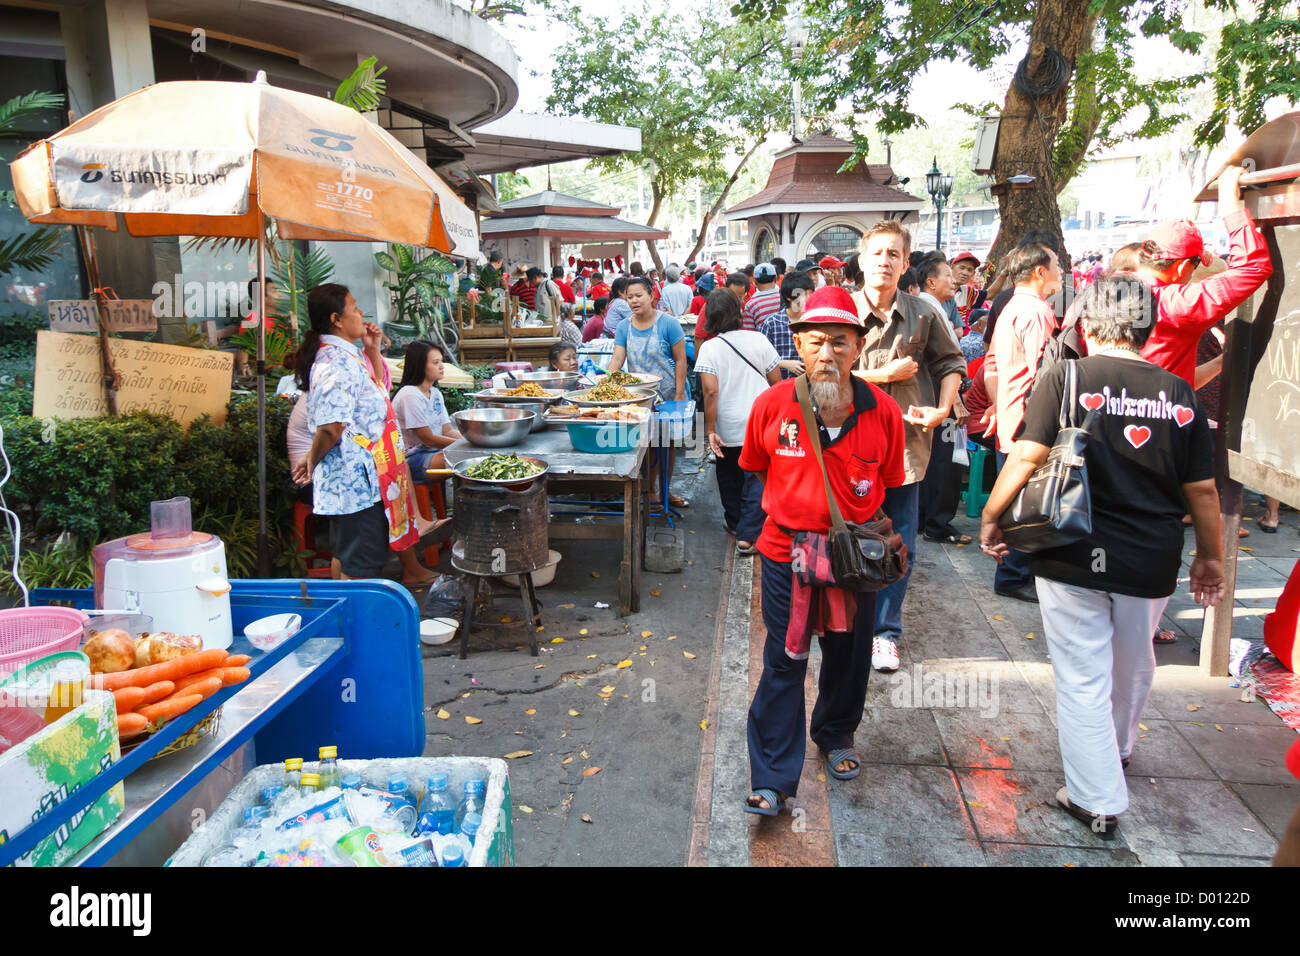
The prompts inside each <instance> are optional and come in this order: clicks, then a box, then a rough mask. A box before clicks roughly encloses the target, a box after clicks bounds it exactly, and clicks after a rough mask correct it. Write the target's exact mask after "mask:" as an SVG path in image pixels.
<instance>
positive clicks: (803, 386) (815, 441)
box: [794, 375, 908, 591]
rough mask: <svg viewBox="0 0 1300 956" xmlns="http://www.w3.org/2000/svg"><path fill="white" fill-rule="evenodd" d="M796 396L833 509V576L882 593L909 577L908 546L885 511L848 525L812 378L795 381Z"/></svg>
mask: <svg viewBox="0 0 1300 956" xmlns="http://www.w3.org/2000/svg"><path fill="white" fill-rule="evenodd" d="M794 391H795V396H796V397H797V398H798V399H799V408H800V409H801V410H802V411H803V423H804V431H805V433H806V434H807V435H808V441H809V443H810V444H811V445H812V449H813V454H814V455H815V456H816V457H817V467H818V468H820V469H821V472H822V481H823V482H824V483H825V485H826V502H827V504H828V505H829V506H830V513H831V528H830V532H829V533H828V538H829V539H830V556H831V574H832V576H833V577H834V578H835V586H836V587H841V588H844V589H845V590H848V591H879V590H881V589H882V588H887V587H889V586H890V585H891V584H894V583H895V582H897V581H899V580H900V579H901V578H902V577H903V576H904V575H905V574H907V562H908V555H907V545H905V544H903V538H902V536H901V535H899V534H897V533H895V531H894V523H893V522H892V521H891V520H890V519H889V517H888V516H887V515H885V513H884V512H883V511H877V512H876V514H875V517H873V518H872V519H871V520H870V521H868V522H866V523H865V524H856V523H846V522H845V520H844V515H843V514H841V513H840V506H839V505H838V504H836V502H835V494H834V493H833V492H832V491H831V480H830V478H829V477H828V476H827V474H826V462H825V461H823V460H822V442H821V438H820V437H819V436H820V432H819V430H818V428H817V422H816V420H815V418H814V417H813V410H812V401H811V400H810V399H809V396H808V376H807V375H801V376H799V378H798V379H796V380H795V385H794Z"/></svg>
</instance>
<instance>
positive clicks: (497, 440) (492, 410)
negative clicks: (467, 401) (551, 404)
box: [451, 405, 544, 448]
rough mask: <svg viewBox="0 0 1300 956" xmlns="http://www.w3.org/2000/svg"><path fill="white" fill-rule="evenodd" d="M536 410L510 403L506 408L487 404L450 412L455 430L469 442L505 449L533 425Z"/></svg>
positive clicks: (520, 439)
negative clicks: (483, 406)
mask: <svg viewBox="0 0 1300 956" xmlns="http://www.w3.org/2000/svg"><path fill="white" fill-rule="evenodd" d="M543 407H544V406H541V405H538V406H537V408H538V411H536V412H534V411H531V410H529V406H520V405H512V406H510V407H509V408H503V407H499V406H495V405H492V406H488V407H486V408H467V409H464V410H463V411H459V412H457V413H456V414H454V415H452V416H451V417H452V419H453V420H454V421H455V422H456V430H457V431H459V432H460V433H461V434H462V435H464V436H465V440H466V441H467V442H469V443H470V444H471V445H481V446H482V447H484V448H506V447H508V446H510V445H517V444H519V442H521V441H522V440H523V439H524V436H526V435H527V434H528V432H529V431H530V430H531V429H532V428H533V427H534V425H536V423H537V416H538V415H539V414H541V408H543Z"/></svg>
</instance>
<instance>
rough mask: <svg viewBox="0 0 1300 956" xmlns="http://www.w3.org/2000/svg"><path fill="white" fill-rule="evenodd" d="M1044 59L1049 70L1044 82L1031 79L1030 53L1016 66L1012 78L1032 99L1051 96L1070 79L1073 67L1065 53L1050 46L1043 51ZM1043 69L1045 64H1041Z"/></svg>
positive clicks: (1040, 68)
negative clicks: (1035, 81) (1037, 82)
mask: <svg viewBox="0 0 1300 956" xmlns="http://www.w3.org/2000/svg"><path fill="white" fill-rule="evenodd" d="M1043 61H1044V64H1045V65H1046V68H1047V71H1048V75H1047V79H1046V80H1045V81H1044V82H1043V83H1041V84H1036V83H1034V82H1033V81H1032V80H1030V79H1029V54H1028V53H1026V54H1025V58H1024V59H1023V60H1021V61H1020V65H1019V66H1017V67H1016V75H1015V76H1014V77H1012V79H1011V82H1012V83H1013V84H1014V85H1015V87H1016V89H1018V90H1019V91H1020V92H1021V93H1023V94H1025V96H1027V97H1029V98H1030V99H1031V100H1037V99H1039V98H1041V97H1044V96H1051V95H1052V94H1053V93H1057V92H1059V91H1060V90H1061V89H1062V88H1063V87H1064V86H1065V84H1066V83H1068V82H1069V81H1070V71H1071V69H1073V67H1071V65H1070V61H1069V60H1067V59H1066V58H1065V55H1064V54H1063V53H1061V52H1059V51H1057V50H1053V49H1052V48H1051V47H1048V48H1047V49H1046V50H1044V51H1043ZM1042 69H1043V66H1042V65H1040V66H1039V72H1042Z"/></svg>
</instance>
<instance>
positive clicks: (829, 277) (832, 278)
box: [817, 256, 845, 285]
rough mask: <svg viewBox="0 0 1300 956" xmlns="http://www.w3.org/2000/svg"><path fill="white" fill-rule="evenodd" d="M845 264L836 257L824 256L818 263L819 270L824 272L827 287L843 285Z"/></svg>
mask: <svg viewBox="0 0 1300 956" xmlns="http://www.w3.org/2000/svg"><path fill="white" fill-rule="evenodd" d="M844 264H845V263H844V260H843V259H837V258H836V257H835V256H822V257H821V259H819V260H818V262H817V268H819V269H821V270H822V275H823V276H824V277H825V279H826V284H827V285H843V284H844Z"/></svg>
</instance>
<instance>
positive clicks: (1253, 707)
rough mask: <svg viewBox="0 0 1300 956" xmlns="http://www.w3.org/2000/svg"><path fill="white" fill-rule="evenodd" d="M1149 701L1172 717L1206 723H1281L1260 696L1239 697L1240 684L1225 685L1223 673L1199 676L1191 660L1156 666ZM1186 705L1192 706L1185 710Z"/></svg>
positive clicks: (1166, 715)
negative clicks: (1255, 698) (1167, 665)
mask: <svg viewBox="0 0 1300 956" xmlns="http://www.w3.org/2000/svg"><path fill="white" fill-rule="evenodd" d="M1150 705H1151V706H1154V707H1155V708H1156V709H1157V710H1159V712H1160V714H1161V716H1163V717H1165V718H1167V719H1169V720H1173V721H1179V722H1182V721H1191V720H1195V721H1200V722H1202V723H1208V724H1216V723H1219V724H1225V725H1226V724H1266V725H1270V726H1282V722H1281V721H1280V720H1279V719H1278V717H1277V715H1276V714H1274V713H1273V712H1272V711H1271V710H1269V709H1268V705H1267V704H1266V703H1264V702H1263V701H1262V700H1256V701H1253V702H1250V703H1246V702H1243V701H1242V700H1241V688H1239V687H1229V686H1228V678H1226V677H1203V676H1202V675H1201V672H1200V669H1199V667H1197V666H1196V665H1194V664H1188V665H1186V666H1181V667H1175V666H1169V667H1160V668H1157V669H1156V680H1155V684H1154V685H1153V686H1152V688H1151V698H1150ZM1188 706H1193V707H1196V708H1197V709H1196V710H1188V709H1187V708H1188Z"/></svg>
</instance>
